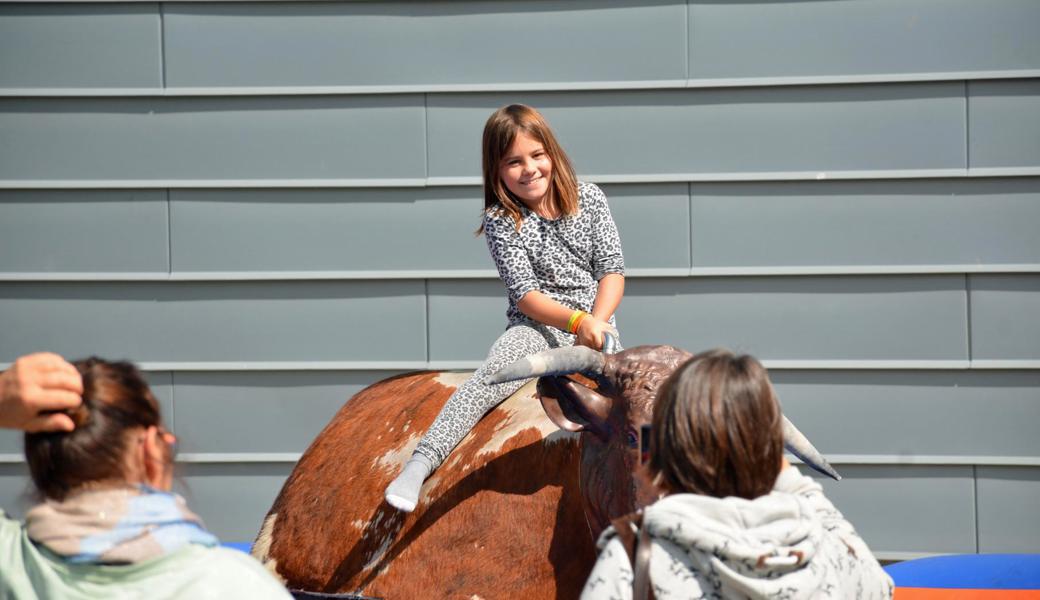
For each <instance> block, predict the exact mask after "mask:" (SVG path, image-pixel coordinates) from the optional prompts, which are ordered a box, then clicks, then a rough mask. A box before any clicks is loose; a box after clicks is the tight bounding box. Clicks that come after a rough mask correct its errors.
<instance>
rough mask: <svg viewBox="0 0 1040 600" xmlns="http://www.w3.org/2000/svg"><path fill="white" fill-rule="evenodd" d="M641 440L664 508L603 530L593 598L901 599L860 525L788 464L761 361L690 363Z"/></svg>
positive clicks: (717, 354) (712, 354) (706, 358)
mask: <svg viewBox="0 0 1040 600" xmlns="http://www.w3.org/2000/svg"><path fill="white" fill-rule="evenodd" d="M640 433H641V436H640V437H641V440H640V450H641V452H642V451H643V450H644V449H645V451H646V463H645V465H644V466H643V468H644V469H645V473H644V474H645V475H646V480H647V481H649V482H651V484H650V485H652V486H654V487H655V489H656V491H657V493H658V494H659V497H660V499H659V500H657V501H656V502H654V503H653V504H651V505H650V506H648V507H646V508H645V509H644V510H643V511H642V512H641V513H637V514H635V515H629V516H627V517H624V518H622V519H618V520H616V521H614V524H613V526H611V527H609V528H608V529H607V530H606V531H604V532H603V535H602V536H601V538H600V541H599V548H600V554H599V558H598V560H597V562H596V565H595V567H594V568H593V570H592V573H591V574H590V575H589V578H588V580H587V582H586V584H585V588H584V590H583V591H582V595H581V597H582V599H583V600H599V599H606V598H612V599H623V600H627V599H629V598H637V599H642V598H652V597H656V596H659V597H661V598H741V599H745V598H750V599H763V600H764V599H766V598H786V599H790V600H796V599H799V598H836V599H838V598H841V599H844V598H857V599H864V600H873V599H881V598H891V597H892V594H893V591H894V586H893V583H892V579H891V578H890V577H889V576H888V575H887V574H886V573H885V572H884V571H883V570H882V568H881V565H880V564H878V561H877V560H876V559H875V558H874V555H873V554H872V553H871V552H870V549H869V548H868V547H867V545H866V543H865V542H864V541H863V539H862V538H860V536H859V535H858V534H857V533H856V530H855V529H854V528H853V527H852V524H851V523H849V522H848V520H846V519H845V517H844V516H842V514H841V513H840V512H839V511H838V510H837V509H836V508H835V507H834V505H833V504H831V502H830V501H829V500H827V498H826V497H825V496H824V495H823V489H822V488H821V487H820V484H818V483H816V482H815V481H814V480H812V479H810V478H809V477H806V476H805V475H802V474H801V473H799V472H798V469H797V468H795V467H793V466H791V465H790V464H789V463H788V462H787V460H786V459H785V458H784V457H783V433H782V429H781V413H780V405H779V403H778V402H777V400H776V395H775V393H774V391H773V386H772V384H771V383H770V381H769V377H768V375H767V373H766V370H765V368H764V367H763V366H762V364H761V363H759V362H758V361H757V360H755V359H754V358H753V357H751V356H747V355H743V356H736V355H734V354H733V353H731V352H729V351H726V350H711V351H708V352H703V353H701V354H698V355H696V356H694V357H693V358H691V359H690V360H689V361H688V362H686V363H684V364H683V365H681V366H680V367H679V368H678V369H676V370H675V372H674V373H673V374H672V375H671V376H670V377H669V378H668V379H667V380H666V381H665V383H664V384H662V386H661V388H660V390H659V391H658V396H657V400H656V403H655V405H654V411H653V419H652V425H651V426H644V427H643V428H641V430H640Z"/></svg>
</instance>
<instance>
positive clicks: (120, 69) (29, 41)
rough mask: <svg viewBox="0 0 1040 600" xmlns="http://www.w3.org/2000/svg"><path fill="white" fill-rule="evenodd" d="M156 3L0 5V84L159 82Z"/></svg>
mask: <svg viewBox="0 0 1040 600" xmlns="http://www.w3.org/2000/svg"><path fill="white" fill-rule="evenodd" d="M159 29H160V25H159V5H158V4H147V3H140V4H138V3H130V4H4V5H0V89H3V88H76V87H84V88H86V87H89V88H147V87H151V88H158V87H160V86H162V63H161V59H160V45H161V42H160V32H159Z"/></svg>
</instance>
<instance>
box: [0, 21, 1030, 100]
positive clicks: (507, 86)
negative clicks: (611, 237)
mask: <svg viewBox="0 0 1040 600" xmlns="http://www.w3.org/2000/svg"><path fill="white" fill-rule="evenodd" d="M23 1H24V0H23ZM55 1H58V0H55ZM140 1H141V2H145V1H147V0H140ZM5 3H7V2H0V4H5ZM1038 77H1040V69H989V70H978V71H940V72H917V73H867V74H855V75H775V76H750V77H694V78H688V79H617V80H612V81H574V80H569V81H540V82H504V83H439V84H438V83H426V84H422V83H420V84H373V85H242V86H183V85H180V86H170V87H151V86H145V87H118V88H117V87H6V88H0V97H16V98H32V97H70V98H75V97H112V96H121V97H134V96H138V97H164V96H165V97H212V96H330V95H336V96H340V95H373V94H458V93H509V92H571V91H573V92H587V91H624V90H632V91H638V90H647V91H652V90H671V89H687V90H696V89H729V88H749V87H794V86H800V87H809V86H836V85H860V84H866V85H869V84H887V83H936V82H952V81H957V82H960V81H986V80H994V79H1008V80H1017V79H1034V78H1038Z"/></svg>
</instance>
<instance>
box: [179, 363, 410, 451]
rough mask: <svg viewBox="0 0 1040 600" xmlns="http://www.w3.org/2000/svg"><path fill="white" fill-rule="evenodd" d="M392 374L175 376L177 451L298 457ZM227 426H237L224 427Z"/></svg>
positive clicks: (353, 372)
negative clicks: (351, 402)
mask: <svg viewBox="0 0 1040 600" xmlns="http://www.w3.org/2000/svg"><path fill="white" fill-rule="evenodd" d="M394 374H395V372H391V371H337V372H332V371H306V372H284V371H283V372H248V373H234V372H217V373H204V372H184V373H177V375H176V382H177V384H176V389H177V431H178V437H179V438H180V450H181V451H182V452H206V453H209V452H303V451H304V450H306V449H307V446H309V445H310V443H311V441H312V440H313V439H314V438H315V436H317V435H318V432H320V431H321V430H322V428H323V427H325V424H326V423H328V422H329V420H330V419H332V415H334V414H335V413H336V411H337V410H339V408H340V407H341V406H343V404H344V403H346V402H347V400H348V399H349V398H351V397H352V396H353V395H354V394H356V393H357V392H359V391H360V390H361V389H362V388H364V387H365V386H368V385H370V384H372V383H375V382H376V381H379V380H381V379H385V378H387V377H390V376H392V375H394ZM228 423H238V426H236V427H228V426H227V424H228Z"/></svg>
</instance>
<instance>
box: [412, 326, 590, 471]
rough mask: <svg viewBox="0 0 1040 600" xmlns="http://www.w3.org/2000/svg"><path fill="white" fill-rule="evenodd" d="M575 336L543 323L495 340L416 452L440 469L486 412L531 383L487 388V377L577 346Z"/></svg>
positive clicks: (512, 330) (515, 328)
mask: <svg viewBox="0 0 1040 600" xmlns="http://www.w3.org/2000/svg"><path fill="white" fill-rule="evenodd" d="M574 338H575V336H574V335H572V334H570V333H566V332H564V331H561V330H559V329H556V328H555V327H549V326H546V325H542V324H540V323H534V322H530V321H527V322H522V323H518V324H516V325H513V326H511V327H509V328H508V329H506V330H505V332H503V333H502V335H500V336H499V337H498V339H497V340H495V343H494V344H493V345H492V346H491V350H490V351H489V352H488V357H487V359H485V360H484V364H482V365H481V366H480V368H478V369H477V370H476V372H474V373H473V375H472V376H471V377H470V378H469V379H467V380H466V382H465V383H463V384H462V385H460V386H459V387H458V389H456V390H455V393H454V394H452V395H451V398H448V402H447V403H446V404H445V405H444V408H442V409H441V412H440V414H438V415H437V418H436V419H435V420H434V422H433V425H431V426H430V428H429V429H428V430H427V431H426V434H425V435H423V437H422V439H421V440H419V445H418V446H417V447H416V448H415V452H416V453H418V454H422V455H423V456H425V457H426V458H428V459H430V462H432V463H433V468H434V469H436V468H437V467H438V466H440V464H441V463H442V462H443V461H444V459H445V458H447V457H448V454H449V453H450V452H451V451H452V449H453V448H454V447H455V446H456V445H458V443H459V442H461V441H462V438H464V437H466V434H467V433H469V431H470V430H471V429H473V426H474V425H476V424H477V421H479V420H480V418H481V417H483V416H484V413H486V412H487V411H489V410H491V409H492V408H494V407H495V406H497V405H498V404H499V403H500V402H502V401H503V400H505V399H506V398H508V397H509V396H510V395H511V394H512V393H513V392H515V391H517V390H518V389H520V388H521V387H523V386H524V384H525V383H527V382H528V381H529V380H522V381H509V382H506V383H499V384H496V385H486V384H485V383H484V378H485V377H487V376H488V375H491V374H493V373H496V372H498V370H499V369H501V368H502V367H505V366H507V365H510V364H512V363H514V362H516V361H517V360H520V359H521V358H523V357H525V356H529V355H531V354H534V353H535V352H541V351H542V350H548V349H549V348H558V347H564V346H573V345H574Z"/></svg>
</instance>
